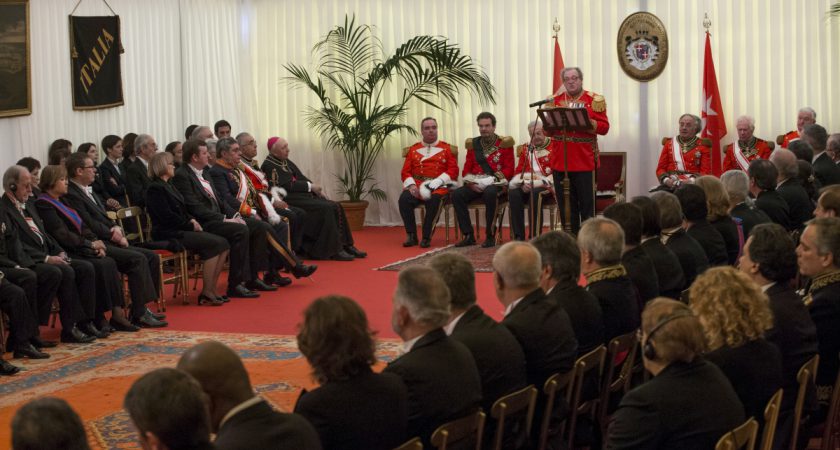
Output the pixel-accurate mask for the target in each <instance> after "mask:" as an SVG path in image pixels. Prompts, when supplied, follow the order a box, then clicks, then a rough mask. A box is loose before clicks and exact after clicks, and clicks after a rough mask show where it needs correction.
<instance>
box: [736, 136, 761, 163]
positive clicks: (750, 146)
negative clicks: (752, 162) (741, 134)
mask: <svg viewBox="0 0 840 450" xmlns="http://www.w3.org/2000/svg"><path fill="white" fill-rule="evenodd" d="M756 142H758V140H757V139H756V138H755V136H753V137H752V139H750V140H749V142H747V143H746V145H745V146H744V147H741V141H738V150H740V151H741V153H742V154H743V155H744V156H746V157H747V158H751V157H753V156H755V155H757V154H758V149H757V148H755V144H756Z"/></svg>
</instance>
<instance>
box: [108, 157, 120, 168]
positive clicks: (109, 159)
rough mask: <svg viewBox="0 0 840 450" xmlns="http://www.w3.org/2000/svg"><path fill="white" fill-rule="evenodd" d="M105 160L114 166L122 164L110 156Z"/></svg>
mask: <svg viewBox="0 0 840 450" xmlns="http://www.w3.org/2000/svg"><path fill="white" fill-rule="evenodd" d="M105 159H107V160H108V161H111V164H113V165H114V166H117V165H119V163H120V160H119V159H113V158H111V157H110V156H106V157H105Z"/></svg>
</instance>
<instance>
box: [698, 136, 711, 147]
mask: <svg viewBox="0 0 840 450" xmlns="http://www.w3.org/2000/svg"><path fill="white" fill-rule="evenodd" d="M700 145H702V146H704V147H709V148H712V140H711V139H709V138H700Z"/></svg>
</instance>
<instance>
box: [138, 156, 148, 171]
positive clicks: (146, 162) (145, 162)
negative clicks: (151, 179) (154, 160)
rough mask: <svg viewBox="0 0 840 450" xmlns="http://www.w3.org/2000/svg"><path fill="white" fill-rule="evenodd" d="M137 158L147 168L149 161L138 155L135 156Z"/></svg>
mask: <svg viewBox="0 0 840 450" xmlns="http://www.w3.org/2000/svg"><path fill="white" fill-rule="evenodd" d="M137 159H139V160H140V162H141V163H143V165H144V166H146V168H147V169H148V168H149V162H148V161H146V160H145V159H143V158H141V157H139V156H138V157H137Z"/></svg>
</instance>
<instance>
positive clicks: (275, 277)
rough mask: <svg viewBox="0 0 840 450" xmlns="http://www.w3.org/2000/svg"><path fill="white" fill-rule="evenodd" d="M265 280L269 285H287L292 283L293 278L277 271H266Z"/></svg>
mask: <svg viewBox="0 0 840 450" xmlns="http://www.w3.org/2000/svg"><path fill="white" fill-rule="evenodd" d="M263 281H264V282H265V283H266V284H269V285H272V286H277V287H286V286H288V285H290V284H292V279H291V278H289V277H284V276H283V275H280V274H279V273H276V272H275V273H270V272H266V274H265V275H264V276H263Z"/></svg>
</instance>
